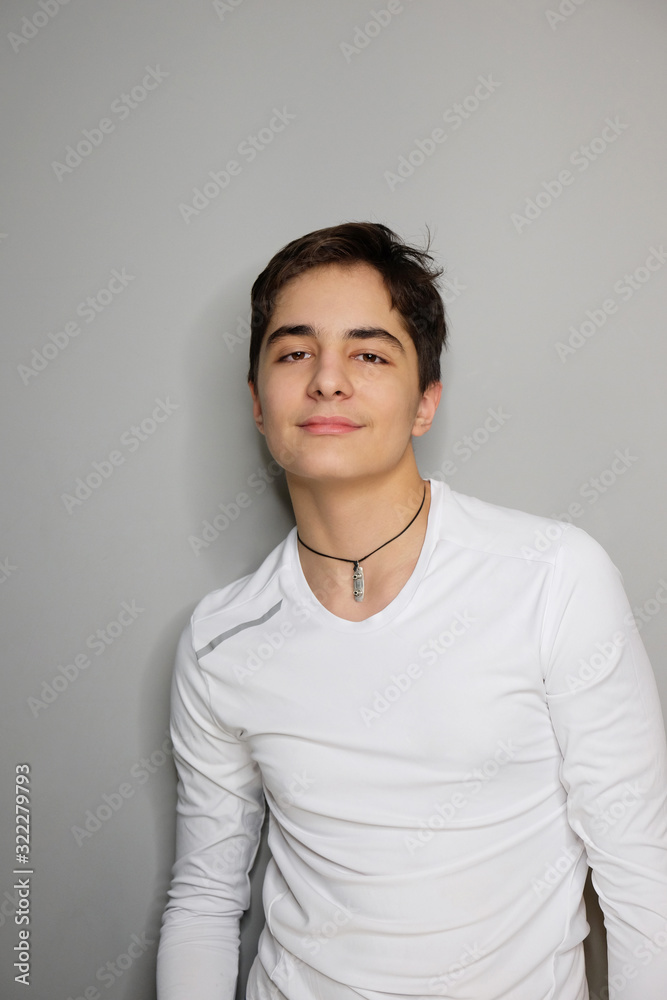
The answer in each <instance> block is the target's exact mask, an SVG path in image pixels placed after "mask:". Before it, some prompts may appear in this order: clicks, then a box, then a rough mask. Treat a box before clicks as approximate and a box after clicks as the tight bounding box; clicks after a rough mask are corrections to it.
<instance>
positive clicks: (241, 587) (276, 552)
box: [187, 529, 294, 649]
mask: <svg viewBox="0 0 667 1000" xmlns="http://www.w3.org/2000/svg"><path fill="white" fill-rule="evenodd" d="M293 530H294V529H293ZM291 534H292V532H290V533H289V534H288V535H287V537H286V538H284V539H283V540H282V542H280V543H279V544H278V545H276V547H275V548H274V549H273V550H272V551H271V552H270V553H269V554H268V556H266V558H265V559H264V560H263V562H262V563H261V565H260V566H259V567H258V568H257V569H256V570H254V571H253V572H252V573H248V574H246V576H242V577H239V579H237V580H234V581H232V582H231V583H228V584H226V585H225V586H224V587H220V588H218V589H217V590H212V591H210V592H209V593H208V594H206V595H205V596H204V597H203V598H202V599H201V600H200V601H199V602H198V603H197V605H196V606H195V608H194V610H193V612H192V615H191V617H190V622H189V625H188V627H187V630H188V631H189V633H190V635H191V638H192V642H193V645H194V648H195V649H198V648H200V647H201V646H204V645H206V643H208V642H210V639H211V637H212V636H214V635H218V634H219V633H221V632H224V631H226V630H228V629H234V628H235V627H238V626H239V625H240V624H241V623H247V622H248V621H250V620H254V619H260V618H267V617H269V616H270V615H269V613H271V614H273V613H275V611H277V610H278V608H277V607H276V604H277V603H278V604H279V603H281V601H282V596H281V594H282V588H281V586H280V576H281V573H282V572H283V570H284V569H285V568H286V566H287V546H288V543H289V540H290V535H291Z"/></svg>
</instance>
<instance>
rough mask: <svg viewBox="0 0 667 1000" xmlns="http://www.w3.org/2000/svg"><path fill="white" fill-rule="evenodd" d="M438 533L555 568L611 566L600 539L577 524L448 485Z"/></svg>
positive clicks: (476, 546) (461, 541)
mask: <svg viewBox="0 0 667 1000" xmlns="http://www.w3.org/2000/svg"><path fill="white" fill-rule="evenodd" d="M442 534H443V535H444V537H446V538H447V539H449V540H451V541H453V542H455V543H457V544H460V545H464V546H467V547H470V548H475V549H480V550H483V551H486V552H489V553H495V554H496V555H498V556H503V555H504V556H507V557H509V558H518V559H524V560H529V561H537V562H541V563H549V564H551V566H552V567H554V568H555V567H556V566H562V565H567V566H568V567H570V568H572V569H576V568H578V567H586V568H588V569H590V568H592V567H598V568H600V569H603V570H604V571H608V570H609V568H610V567H613V568H614V569H615V567H614V566H613V563H612V562H611V559H610V558H609V556H608V554H607V552H606V551H605V549H604V548H603V547H602V545H600V543H599V542H597V541H596V540H595V539H594V538H593V537H592V536H591V535H589V534H588V532H587V531H584V529H583V528H580V527H578V526H577V525H574V524H571V523H570V522H568V521H558V520H556V519H555V518H552V517H546V516H544V515H540V514H531V513H528V512H527V511H523V510H517V509H515V508H513V507H503V506H501V505H500V504H495V503H490V502H488V501H486V500H480V499H478V498H477V497H472V496H467V495H466V494H463V493H457V492H455V491H454V490H451V489H449V488H447V490H446V494H445V504H444V509H443V518H442Z"/></svg>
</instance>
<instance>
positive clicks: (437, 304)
mask: <svg viewBox="0 0 667 1000" xmlns="http://www.w3.org/2000/svg"><path fill="white" fill-rule="evenodd" d="M427 232H428V229H427ZM429 246H430V233H429V238H428V243H427V246H426V249H425V250H419V249H418V248H417V247H413V246H409V245H408V244H406V243H404V242H403V241H402V240H401V239H400V238H399V237H398V236H397V235H396V233H393V232H392V231H391V229H389V228H388V227H387V226H383V225H382V224H381V223H379V222H345V223H342V224H341V225H339V226H330V227H329V228H328V229H318V230H316V231H315V232H312V233H307V234H306V235H305V236H301V237H299V239H296V240H292V241H291V243H288V244H287V245H286V246H284V247H283V248H282V249H281V250H279V251H278V253H277V254H275V256H274V257H272V258H271V260H270V261H269V263H268V264H267V266H266V267H265V268H264V270H263V271H262V273H261V274H260V275H259V276H258V277H257V279H256V281H255V283H254V284H253V286H252V292H251V296H250V302H251V307H252V313H251V320H250V368H249V371H248V381H249V382H253V383H254V382H256V381H257V367H258V360H259V352H260V348H261V346H262V341H263V339H264V334H265V333H266V330H267V327H268V325H269V321H270V319H271V315H272V313H273V310H274V307H275V303H276V298H277V296H278V292H279V291H280V290H281V288H282V287H283V286H284V285H285V284H286V283H287V282H288V281H289V280H290V279H291V278H295V277H296V276H297V275H299V274H301V273H302V272H303V271H306V270H308V269H309V268H311V267H318V266H319V265H322V264H343V265H353V264H357V263H366V264H370V265H371V266H372V267H374V268H376V269H377V270H378V271H379V272H380V274H381V275H382V278H383V280H384V283H385V286H386V288H387V291H388V292H389V294H390V296H391V304H392V307H393V308H395V309H396V310H397V311H398V312H399V313H400V315H401V316H402V318H403V321H404V323H405V326H406V329H407V331H408V333H409V334H410V336H411V337H412V340H413V342H414V345H415V348H416V350H417V358H418V362H419V391H420V392H424V391H425V390H426V389H427V388H428V386H429V385H431V383H432V382H438V381H439V380H440V354H441V352H442V350H443V348H444V347H446V343H447V324H446V320H445V309H444V305H443V303H442V299H441V298H440V293H439V291H438V287H437V279H438V278H439V277H440V275H441V274H442V273H443V269H442V268H437V267H435V266H434V263H433V257H432V256H431V255H430V254H429V253H428V252H427V251H428V249H429Z"/></svg>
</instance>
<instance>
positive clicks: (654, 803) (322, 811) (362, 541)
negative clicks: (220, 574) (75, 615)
mask: <svg viewBox="0 0 667 1000" xmlns="http://www.w3.org/2000/svg"><path fill="white" fill-rule="evenodd" d="M440 273H441V272H439V271H437V270H435V269H434V267H433V266H432V258H431V256H430V255H429V254H427V253H426V252H425V251H420V250H418V249H416V248H413V247H410V246H407V245H405V244H404V243H402V242H401V241H400V240H399V239H398V238H397V237H396V236H395V234H394V233H392V232H391V230H389V229H388V228H387V227H385V226H383V225H378V224H371V223H349V224H345V225H340V226H334V227H332V228H329V229H324V230H319V231H317V232H314V233H309V234H308V235H306V236H304V237H302V238H301V239H298V240H295V241H293V242H291V243H289V244H288V245H287V246H286V247H284V248H283V249H282V250H281V251H280V252H279V253H278V254H277V255H276V256H275V257H274V258H273V259H272V260H271V262H270V263H269V265H268V266H267V268H266V269H265V270H264V271H263V272H262V274H260V276H259V277H258V278H257V280H256V282H255V284H254V286H253V289H252V305H253V311H252V335H251V342H250V372H249V379H248V381H249V385H250V392H251V395H252V401H253V413H254V418H255V422H256V424H257V427H258V428H259V430H260V431H261V433H262V434H264V436H265V438H266V441H267V445H268V448H269V451H270V452H271V454H272V455H273V457H274V459H275V460H276V461H277V462H278V463H279V464H280V465H281V466H282V467H283V468H284V469H285V475H286V480H287V486H288V488H289V493H290V497H291V500H292V504H293V507H294V515H295V519H296V526H295V527H294V528H293V529H292V530H291V531H290V533H289V534H288V535H287V537H286V538H285V539H284V541H283V542H281V543H280V545H278V546H277V547H276V548H275V549H274V550H273V551H272V552H271V553H270V555H269V556H268V557H267V558H266V559H265V561H264V562H263V563H262V565H261V566H260V568H259V569H258V570H257V571H256V572H255V573H252V574H250V575H248V576H245V577H243V578H242V579H240V580H237V581H235V582H234V583H230V584H228V585H227V586H225V587H223V588H222V589H220V590H216V591H214V592H213V593H211V594H209V595H208V596H207V597H205V598H204V599H203V600H202V601H201V602H200V603H199V604H198V605H197V607H196V608H195V611H194V613H193V615H192V618H191V620H190V622H189V624H188V626H187V628H186V629H185V630H184V632H183V635H182V639H181V642H180V645H179V647H178V653H177V659H176V666H175V672H174V681H173V691H172V739H173V743H174V757H175V760H176V763H177V768H178V775H179V785H178V824H177V830H178V841H177V860H176V863H175V865H174V870H173V880H172V885H171V889H170V893H169V901H168V904H167V908H166V910H165V914H164V919H163V929H162V937H161V941H160V949H159V959H158V993H159V1000H195V998H196V1000H232V998H233V997H234V993H235V985H236V980H237V962H238V941H239V918H240V917H241V914H242V913H243V911H244V910H245V909H247V907H248V905H249V900H250V890H249V879H248V871H249V869H250V867H251V865H252V863H253V861H254V858H255V855H256V851H257V848H258V844H259V838H260V831H261V826H262V820H263V817H264V810H265V802H267V803H268V806H269V810H270V824H269V846H270V849H271V854H272V858H271V860H270V861H269V865H268V867H267V870H266V874H265V878H264V887H263V902H264V910H265V916H266V923H265V926H264V928H263V930H262V934H261V937H260V940H259V947H258V955H257V957H256V958H255V961H254V963H253V966H252V969H251V972H250V977H249V981H248V989H247V997H248V998H249V1000H269V998H272V1000H284V998H287V1000H313V998H320V1000H353V998H359V997H363V998H367V1000H398V998H400V1000H415V998H417V997H420V998H421V997H429V996H435V997H437V996H440V997H450V998H464V997H465V998H475V1000H501V998H502V1000H547V998H553V1000H586V998H587V997H588V988H587V984H586V976H585V969H584V952H583V944H582V942H583V940H584V938H585V937H586V935H587V933H588V931H589V926H588V923H587V921H586V913H585V906H584V902H583V897H582V893H583V888H584V882H585V880H586V874H587V870H588V865H590V866H591V868H592V869H593V884H594V886H595V888H596V890H597V892H598V895H599V897H600V901H601V905H602V909H603V911H604V918H605V925H606V930H607V939H608V954H609V984H610V986H609V991H608V993H607V994H606V995H604V994H603V997H602V998H601V1000H607V997H614V996H620V997H622V998H623V1000H664V997H665V996H666V995H667V959H666V956H667V746H666V741H665V730H664V723H663V718H662V714H661V707H660V702H659V698H658V693H657V689H656V684H655V679H654V676H653V673H652V671H651V667H650V664H649V662H648V659H647V656H646V652H645V650H644V647H643V645H642V642H641V640H640V638H639V635H638V632H637V629H636V626H635V624H634V619H633V616H632V612H631V610H630V607H629V604H628V600H627V598H626V596H625V593H624V590H623V585H622V581H621V577H620V574H619V572H618V570H617V569H616V567H615V566H614V565H613V563H612V562H611V561H610V559H609V557H608V556H607V555H606V553H605V552H604V550H603V549H602V548H601V547H600V546H599V545H598V543H597V542H595V541H594V540H593V539H592V538H591V537H590V536H589V535H588V534H587V533H586V532H584V531H582V530H581V529H580V528H578V527H575V526H572V525H570V524H565V523H563V522H559V521H555V520H551V519H548V518H543V517H537V516H534V515H531V514H527V513H523V512H520V511H516V510H511V509H508V508H504V507H499V506H496V505H494V504H490V503H486V502H483V501H481V500H477V499H474V498H472V497H468V496H464V495H461V494H459V493H456V492H454V491H453V490H452V489H450V487H449V486H448V485H447V484H446V483H443V482H440V481H438V480H424V479H422V477H421V475H420V473H419V471H418V469H417V465H416V462H415V456H414V453H413V449H412V438H413V437H415V436H417V437H418V436H420V435H422V434H424V433H426V431H427V430H428V429H429V427H430V426H431V423H432V421H433V418H434V415H435V412H436V409H437V406H438V403H439V400H440V393H441V388H442V387H441V383H440V367H439V359H440V353H441V350H442V348H443V345H444V342H445V335H446V327H445V319H444V313H443V307H442V302H441V299H440V296H439V294H438V291H437V286H436V281H437V278H438V276H439V274H440Z"/></svg>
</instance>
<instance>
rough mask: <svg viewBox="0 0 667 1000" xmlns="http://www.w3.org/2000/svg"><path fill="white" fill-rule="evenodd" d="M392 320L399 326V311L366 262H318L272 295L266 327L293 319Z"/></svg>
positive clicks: (401, 322) (380, 280)
mask: <svg viewBox="0 0 667 1000" xmlns="http://www.w3.org/2000/svg"><path fill="white" fill-rule="evenodd" d="M380 317H382V319H383V321H386V322H390V321H391V322H392V323H394V324H396V325H398V326H399V327H400V328H401V329H402V328H403V326H404V324H403V321H402V317H401V315H400V313H398V312H397V311H396V310H395V309H393V308H392V305H391V296H390V294H389V290H388V288H387V287H386V285H385V283H384V279H383V278H382V275H381V274H380V272H379V271H378V270H377V269H376V268H374V267H371V265H370V264H365V263H355V264H350V265H342V264H320V265H318V266H316V267H312V268H309V269H308V270H307V271H304V272H303V274H299V275H297V276H296V277H295V278H290V280H289V281H288V282H287V283H286V284H285V285H283V287H282V288H281V289H280V292H279V293H278V295H277V297H276V302H275V306H274V309H273V313H272V315H271V319H270V320H269V325H268V329H269V330H270V329H272V328H273V327H274V326H277V325H278V324H279V323H284V322H286V321H288V320H289V321H293V320H296V319H297V318H298V319H299V321H300V322H306V321H313V322H314V320H315V318H317V319H318V321H319V322H326V321H327V319H329V320H331V321H332V322H337V323H342V324H346V323H351V322H354V323H359V322H361V320H362V319H363V320H366V321H369V322H370V320H371V318H373V321H377V319H378V318H380Z"/></svg>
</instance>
